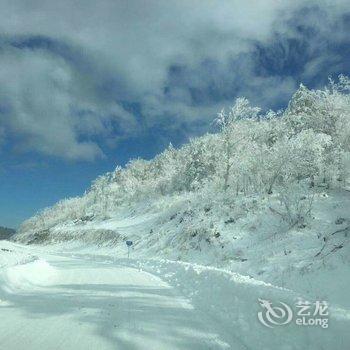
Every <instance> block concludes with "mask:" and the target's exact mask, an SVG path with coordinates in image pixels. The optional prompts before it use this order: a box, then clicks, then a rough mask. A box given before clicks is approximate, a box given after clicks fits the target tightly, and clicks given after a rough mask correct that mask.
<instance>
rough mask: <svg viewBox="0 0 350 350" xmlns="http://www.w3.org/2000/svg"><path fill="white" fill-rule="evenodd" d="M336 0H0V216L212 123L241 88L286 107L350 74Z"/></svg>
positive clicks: (18, 214) (344, 20) (18, 212)
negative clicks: (300, 90) (297, 96)
mask: <svg viewBox="0 0 350 350" xmlns="http://www.w3.org/2000/svg"><path fill="white" fill-rule="evenodd" d="M349 30H350V8H349V5H348V1H345V0H334V1H327V0H324V1H322V0H318V1H313V0H308V1H302V0H293V1H291V0H290V1H289V0H284V1H277V0H264V1H257V0H255V1H253V0H252V1H246V0H245V1H243V0H227V1H225V0H223V1H217V2H216V1H209V0H208V1H206V0H201V1H199V0H186V1H185V0H183V1H182V0H177V1H175V0H174V1H172V0H170V1H166V2H165V1H155V0H149V1H147V2H144V1H141V0H138V1H136V0H129V1H125V0H123V1H122V0H113V1H112V0H101V1H99V2H98V3H97V2H96V1H92V0H85V1H83V0H77V1H74V2H72V1H68V0H62V1H60V2H56V1H38V0H28V1H26V2H23V1H19V0H11V1H10V0H4V1H2V2H1V4H0V225H7V226H14V227H16V226H18V225H19V224H20V222H21V221H22V220H24V219H26V218H28V217H29V216H31V215H32V214H34V213H35V212H36V211H38V210H40V209H42V208H44V207H46V206H49V205H52V204H53V203H54V202H56V201H57V200H59V199H62V198H65V197H71V196H75V195H80V194H82V193H83V192H84V191H85V190H86V189H87V188H88V186H89V184H90V182H91V181H92V180H93V179H95V178H96V177H97V176H98V175H100V174H102V173H104V172H106V171H110V170H113V169H114V168H115V166H116V165H124V164H125V163H126V162H127V161H128V160H129V159H131V158H137V157H142V158H151V157H153V156H154V155H155V154H157V153H159V152H160V151H162V150H163V149H164V148H165V147H166V146H167V145H168V144H169V142H172V143H173V144H174V145H176V146H179V145H181V144H182V143H183V142H186V141H187V140H188V139H189V138H190V137H192V136H196V135H201V134H203V133H204V132H206V131H210V128H211V121H212V120H213V118H215V115H216V113H217V112H218V111H219V110H220V109H221V108H222V107H225V106H229V105H230V104H232V102H233V100H234V99H235V98H236V97H239V96H245V97H247V98H249V99H250V100H251V102H252V103H253V104H256V105H259V106H261V107H263V108H265V109H268V108H273V109H278V108H283V107H285V106H286V103H287V102H288V100H289V98H290V97H291V95H292V93H293V92H294V91H295V89H296V88H297V87H298V85H299V84H300V83H301V82H303V83H304V84H306V85H307V86H309V87H312V88H317V87H322V86H324V85H325V84H326V83H327V79H328V76H330V75H331V76H334V77H335V76H336V75H337V74H339V73H344V74H346V75H348V74H349V70H350V59H349V57H350V39H349V35H348V33H349Z"/></svg>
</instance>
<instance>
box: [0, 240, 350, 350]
mask: <svg viewBox="0 0 350 350" xmlns="http://www.w3.org/2000/svg"><path fill="white" fill-rule="evenodd" d="M0 249H6V251H3V250H1V258H2V262H3V264H2V267H1V268H0V282H1V284H0V300H1V301H0V309H1V316H2V319H3V320H6V322H1V324H0V349H6V350H22V349H23V350H24V349H38V348H40V349H43V350H51V349H64V350H69V349H102V350H104V349H122V350H124V349H254V350H255V349H257V350H258V349H259V350H260V349H288V350H289V349H329V348H332V349H334V350H338V349H339V350H340V349H346V348H348V345H349V344H350V335H349V333H348V329H349V326H350V308H349V307H347V306H345V305H342V304H335V303H333V304H332V303H330V306H329V316H328V317H329V327H328V328H322V327H320V326H298V325H296V324H295V323H294V322H293V321H292V322H291V323H289V324H286V325H282V326H276V327H274V328H268V327H265V326H264V325H262V324H261V323H260V322H259V321H258V312H259V311H262V310H263V309H262V307H261V306H260V304H259V300H258V299H259V298H260V299H264V300H270V301H271V302H273V303H274V304H276V305H277V304H278V303H279V302H280V301H283V302H285V303H287V304H288V305H290V307H291V308H293V310H294V308H295V303H296V302H297V300H300V299H299V298H303V299H304V298H305V297H306V299H308V300H310V301H312V302H314V301H315V300H317V299H314V298H310V296H305V295H303V294H301V293H298V292H295V291H293V290H290V289H287V288H282V287H277V286H274V285H272V284H269V283H265V282H263V281H259V280H257V279H254V278H251V277H248V276H244V275H240V274H238V273H233V272H230V271H227V270H223V269H219V268H214V267H206V266H202V265H197V264H193V263H184V262H175V261H169V260H164V259H141V258H139V259H135V258H134V257H132V258H131V259H127V258H121V257H120V254H116V253H115V252H113V251H112V250H108V249H107V248H104V249H97V248H96V247H90V248H87V247H86V246H85V247H84V249H78V248H77V247H74V248H73V247H72V246H68V245H67V246H66V247H64V246H63V245H61V246H58V245H57V246H54V247H53V246H51V247H48V246H47V247H35V246H32V247H26V246H21V245H18V244H13V243H9V242H1V243H0ZM7 250H8V251H7ZM5 253H6V254H5ZM5 262H6V263H5ZM344 293H346V291H344Z"/></svg>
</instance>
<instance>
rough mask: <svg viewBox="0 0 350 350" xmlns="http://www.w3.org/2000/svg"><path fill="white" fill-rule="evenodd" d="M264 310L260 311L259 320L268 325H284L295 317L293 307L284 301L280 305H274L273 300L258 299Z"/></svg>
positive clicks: (271, 326)
mask: <svg viewBox="0 0 350 350" xmlns="http://www.w3.org/2000/svg"><path fill="white" fill-rule="evenodd" d="M258 300H259V303H260V305H261V306H262V307H263V311H259V312H258V319H259V321H260V322H261V323H262V324H263V325H264V326H266V327H269V328H273V327H274V326H282V325H284V324H288V323H289V322H290V321H291V320H292V318H293V311H292V309H291V308H290V307H289V306H288V305H287V304H286V303H283V302H282V301H280V302H279V306H272V303H271V301H269V300H264V299H258Z"/></svg>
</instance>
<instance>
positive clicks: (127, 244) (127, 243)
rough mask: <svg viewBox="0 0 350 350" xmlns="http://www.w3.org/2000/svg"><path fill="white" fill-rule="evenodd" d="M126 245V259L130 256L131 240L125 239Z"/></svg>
mask: <svg viewBox="0 0 350 350" xmlns="http://www.w3.org/2000/svg"><path fill="white" fill-rule="evenodd" d="M125 243H126V246H127V247H128V259H129V256H130V248H131V246H132V241H126V242H125Z"/></svg>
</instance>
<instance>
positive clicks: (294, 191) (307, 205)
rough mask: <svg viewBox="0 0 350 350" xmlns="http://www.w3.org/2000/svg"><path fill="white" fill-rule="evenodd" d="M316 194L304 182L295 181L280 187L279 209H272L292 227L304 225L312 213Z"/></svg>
mask: <svg viewBox="0 0 350 350" xmlns="http://www.w3.org/2000/svg"><path fill="white" fill-rule="evenodd" d="M313 200H314V196H313V194H312V193H310V192H309V191H308V188H307V186H306V185H304V184H300V183H293V184H290V185H289V186H285V187H283V188H280V189H279V194H278V201H279V206H278V209H276V208H273V207H271V210H272V211H273V212H274V213H276V214H278V215H279V216H280V217H281V218H282V219H283V220H284V221H285V222H287V223H288V225H289V226H290V227H293V226H298V227H300V228H302V227H304V226H305V224H306V222H307V220H308V219H309V218H310V217H311V215H312V205H313Z"/></svg>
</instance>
